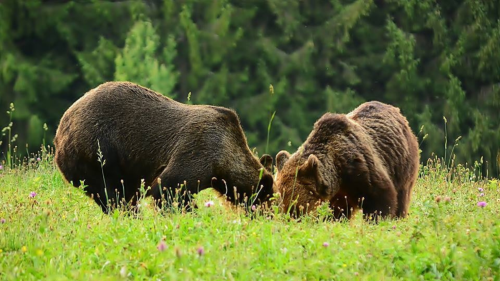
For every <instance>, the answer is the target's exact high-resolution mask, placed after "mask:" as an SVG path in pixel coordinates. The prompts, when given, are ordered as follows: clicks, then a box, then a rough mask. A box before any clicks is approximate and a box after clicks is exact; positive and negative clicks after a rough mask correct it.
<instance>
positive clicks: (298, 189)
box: [276, 101, 420, 218]
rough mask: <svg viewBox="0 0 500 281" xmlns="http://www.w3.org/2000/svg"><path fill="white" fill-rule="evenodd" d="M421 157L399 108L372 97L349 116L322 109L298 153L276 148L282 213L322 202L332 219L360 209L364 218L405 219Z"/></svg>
mask: <svg viewBox="0 0 500 281" xmlns="http://www.w3.org/2000/svg"><path fill="white" fill-rule="evenodd" d="M419 160H420V156H419V151H418V143H417V138H416V137H415V135H414V134H413V133H412V131H411V129H410V127H409V125H408V122H407V120H406V118H405V117H404V116H403V115H401V113H400V111H399V108H396V107H393V106H391V105H387V104H384V103H381V102H376V101H371V102H366V103H363V104H361V105H360V106H359V107H358V108H356V109H355V110H354V111H352V112H350V113H349V114H347V115H344V114H332V113H326V114H325V115H323V116H322V117H321V118H320V119H319V120H318V121H317V122H316V123H315V124H314V129H313V130H312V132H311V134H310V135H309V137H308V138H307V140H306V141H305V142H304V144H303V145H302V147H301V148H299V150H298V151H297V152H295V153H294V154H293V155H290V154H289V153H288V152H286V151H280V152H279V153H278V155H277V156H276V163H277V169H278V173H277V175H276V187H277V191H278V192H279V193H281V196H282V199H283V205H282V206H283V211H285V212H288V211H290V212H292V214H294V215H298V214H299V213H301V212H304V213H305V212H311V211H314V210H315V209H316V208H317V207H318V204H319V203H321V202H325V201H326V202H329V203H330V207H331V208H332V209H333V210H334V216H335V218H340V217H343V216H344V217H347V218H351V215H352V213H353V211H354V210H356V209H358V208H362V209H363V212H364V214H365V217H366V218H369V217H372V218H373V217H374V216H372V215H373V214H376V215H381V216H382V217H405V216H406V215H407V214H408V207H409V204H410V200H411V191H412V188H413V186H414V184H415V182H416V179H417V175H418V168H419ZM297 207H298V208H297Z"/></svg>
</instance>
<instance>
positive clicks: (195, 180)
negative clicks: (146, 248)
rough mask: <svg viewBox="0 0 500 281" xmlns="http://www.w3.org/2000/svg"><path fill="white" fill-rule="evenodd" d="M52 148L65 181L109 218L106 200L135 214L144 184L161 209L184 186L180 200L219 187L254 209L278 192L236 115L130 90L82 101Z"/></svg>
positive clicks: (103, 89)
mask: <svg viewBox="0 0 500 281" xmlns="http://www.w3.org/2000/svg"><path fill="white" fill-rule="evenodd" d="M54 144H55V149H56V153H55V162H56V164H57V166H58V168H59V170H60V171H61V173H62V174H63V175H64V177H65V179H66V180H67V181H69V182H72V184H73V185H74V186H76V187H78V186H80V181H84V185H86V186H87V187H86V189H85V191H86V193H87V195H88V196H91V197H93V198H94V200H95V202H96V203H97V204H98V205H99V206H101V208H102V210H103V212H105V213H107V212H108V207H107V204H106V203H107V201H106V198H108V202H109V201H111V202H113V203H116V202H118V204H121V202H122V199H123V198H124V199H125V200H126V201H127V203H130V204H131V205H129V206H135V204H136V202H137V199H138V198H137V195H138V193H139V189H140V186H141V180H144V185H145V187H148V186H151V189H150V191H149V192H148V193H147V195H152V196H153V198H154V199H155V201H156V202H159V201H160V199H161V198H162V196H163V197H164V199H165V200H166V201H167V202H172V199H173V198H172V195H173V194H175V191H174V189H176V188H178V187H179V186H180V187H182V186H181V185H185V186H184V187H183V188H182V190H183V191H184V192H181V194H186V193H191V194H193V193H197V192H198V191H200V190H203V189H205V188H209V187H213V188H214V189H215V190H217V191H218V192H219V193H221V194H224V195H226V196H227V199H228V200H230V201H231V202H233V203H241V202H243V200H244V199H243V198H244V196H247V198H248V197H250V196H252V195H253V197H252V198H253V200H252V202H254V201H255V202H259V201H262V202H263V201H266V198H267V197H268V196H270V195H272V192H273V176H272V175H271V173H270V172H269V170H270V169H271V165H272V157H271V156H269V155H264V156H263V157H262V158H261V160H260V161H261V162H259V160H258V159H257V158H256V157H255V156H254V155H253V154H252V152H251V151H250V149H249V148H248V145H247V141H246V138H245V135H244V133H243V130H242V128H241V125H240V121H239V119H238V116H237V115H236V113H235V112H234V111H232V110H230V109H227V108H223V107H217V106H210V105H186V104H182V103H179V102H176V101H174V100H172V99H170V98H167V97H165V96H162V95H161V94H158V93H156V92H154V91H152V90H150V89H147V88H144V87H141V86H139V85H136V84H133V83H130V82H108V83H104V84H102V85H100V86H98V87H96V88H95V89H92V90H90V91H89V92H87V93H86V94H85V95H84V96H83V97H81V98H80V99H79V100H77V101H76V102H75V103H74V104H73V105H72V106H71V107H70V108H69V109H68V110H67V111H66V112H65V113H64V115H63V117H62V118H61V122H60V124H59V127H58V129H57V132H56V136H55V139H54ZM98 144H99V146H100V150H101V152H102V159H103V161H105V165H104V166H103V171H101V163H100V162H99V161H98V160H99V159H98ZM264 162H266V163H264ZM262 163H264V166H265V167H266V169H267V170H266V169H264V166H263V164H262ZM103 178H104V180H103ZM158 178H160V179H161V181H160V184H161V186H162V187H164V188H163V189H162V188H159V184H158V181H157V179H158ZM259 179H260V180H259ZM122 180H123V183H122ZM166 187H167V188H168V189H166ZM234 187H236V190H237V192H236V193H235V191H234V190H235V189H234ZM257 187H259V188H257ZM186 191H187V192H186ZM236 195H237V196H236ZM188 201H189V200H186V202H184V203H185V204H187V203H188Z"/></svg>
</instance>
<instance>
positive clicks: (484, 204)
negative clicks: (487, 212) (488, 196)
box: [477, 201, 488, 208]
mask: <svg viewBox="0 0 500 281" xmlns="http://www.w3.org/2000/svg"><path fill="white" fill-rule="evenodd" d="M486 205H488V204H486V202H484V201H480V202H477V206H479V207H481V208H484V207H486Z"/></svg>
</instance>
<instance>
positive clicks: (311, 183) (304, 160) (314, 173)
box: [275, 150, 337, 217]
mask: <svg viewBox="0 0 500 281" xmlns="http://www.w3.org/2000/svg"><path fill="white" fill-rule="evenodd" d="M276 168H277V170H278V172H277V174H276V182H275V184H276V187H275V188H276V192H277V193H279V194H280V197H281V211H282V212H290V214H291V215H292V216H295V217H297V216H300V215H302V214H306V213H310V212H314V211H315V210H316V209H317V208H318V206H320V205H321V203H322V202H324V201H328V200H329V199H330V198H331V197H332V192H333V194H334V193H336V192H337V190H332V184H331V183H330V181H331V180H329V179H327V178H325V176H324V173H325V172H326V171H325V169H324V166H323V164H322V163H321V162H320V160H319V159H318V157H317V156H316V155H314V154H309V155H307V156H306V155H302V154H301V153H300V150H299V151H298V152H296V153H294V154H293V155H290V153H288V152H287V151H284V150H283V151H280V152H279V153H278V154H277V155H276ZM334 186H335V185H334Z"/></svg>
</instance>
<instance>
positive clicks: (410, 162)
mask: <svg viewBox="0 0 500 281" xmlns="http://www.w3.org/2000/svg"><path fill="white" fill-rule="evenodd" d="M347 117H348V118H349V119H351V120H353V121H355V122H356V123H358V124H359V125H361V127H363V129H364V130H365V131H366V133H367V134H368V135H369V136H370V138H371V139H372V141H373V146H374V149H375V151H376V152H377V153H378V154H379V156H380V158H381V160H382V161H383V162H384V165H385V167H386V168H387V170H388V172H389V174H391V175H392V177H393V178H394V179H395V180H396V182H397V183H403V182H405V181H406V178H407V177H409V176H410V174H412V173H413V170H414V166H415V165H417V166H418V142H417V139H416V137H415V135H414V134H413V132H412V131H411V128H410V126H409V124H408V121H407V119H406V118H405V117H404V116H403V115H402V114H401V112H400V110H399V108H397V107H394V106H392V105H388V104H384V103H382V102H378V101H370V102H366V103H363V104H362V105H360V106H359V107H357V108H356V109H354V110H353V111H352V112H350V113H349V114H347ZM415 159H417V161H415Z"/></svg>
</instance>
